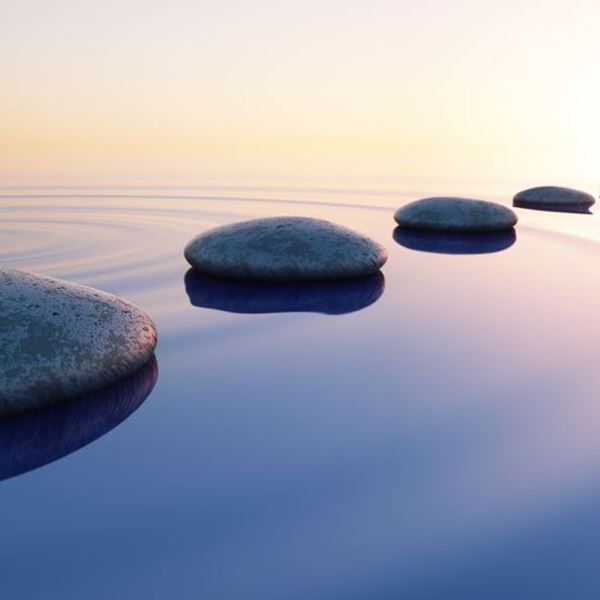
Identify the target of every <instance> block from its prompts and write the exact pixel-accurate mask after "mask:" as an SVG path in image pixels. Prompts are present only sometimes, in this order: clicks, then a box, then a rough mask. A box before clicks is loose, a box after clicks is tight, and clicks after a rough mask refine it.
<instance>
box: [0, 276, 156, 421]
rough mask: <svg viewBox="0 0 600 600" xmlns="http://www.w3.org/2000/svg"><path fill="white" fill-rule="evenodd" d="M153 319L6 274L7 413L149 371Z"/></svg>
mask: <svg viewBox="0 0 600 600" xmlns="http://www.w3.org/2000/svg"><path fill="white" fill-rule="evenodd" d="M156 339H157V336H156V330H155V328H154V324H153V323H152V321H151V320H150V318H149V317H148V316H147V315H146V314H145V313H144V312H142V311H141V310H140V309H138V308H136V307H135V306H133V305H132V304H130V303H129V302H125V301H124V300H121V299H119V298H117V297H115V296H112V295H110V294H106V293H104V292H100V291H98V290H94V289H92V288H88V287H84V286H81V285H77V284H74V283H68V282H66V281H61V280H59V279H53V278H50V277H42V276H39V275H33V274H31V273H27V272H25V271H17V270H12V269H1V270H0V414H7V413H12V412H18V411H22V410H29V409H33V408H40V407H43V406H48V405H51V404H55V403H58V402H61V401H64V400H68V399H71V398H74V397H77V396H79V395H81V394H84V393H87V392H91V391H94V390H97V389H99V388H101V387H103V386H105V385H108V384H110V383H113V382H115V381H116V380H118V379H119V378H121V377H124V376H126V375H129V374H131V373H133V372H134V371H136V370H137V369H139V368H140V367H142V366H143V365H144V364H145V363H146V362H147V361H148V360H149V359H150V358H151V357H152V354H153V352H154V348H155V346H156Z"/></svg>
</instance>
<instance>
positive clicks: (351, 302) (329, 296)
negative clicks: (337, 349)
mask: <svg viewBox="0 0 600 600" xmlns="http://www.w3.org/2000/svg"><path fill="white" fill-rule="evenodd" d="M384 288H385V277H384V276H383V274H382V273H381V272H379V273H375V274H374V275H371V276H369V277H361V278H359V279H347V280H342V281H315V282H302V283H288V282H285V283H281V282H280V283H266V282H248V281H234V280H228V279H218V278H216V277H211V276H209V275H206V274H204V273H198V272H196V271H194V270H193V269H190V270H189V271H188V272H187V273H186V274H185V289H186V292H187V295H188V296H189V298H190V302H191V303H192V304H193V305H194V306H198V307H201V308H212V309H215V310H223V311H226V312H234V313H242V314H244V313H246V314H263V313H279V312H316V313H323V314H326V315H342V314H346V313H350V312H355V311H357V310H361V309H363V308H366V307H367V306H369V305H370V304H373V302H377V300H378V299H379V297H380V296H381V294H383V290H384Z"/></svg>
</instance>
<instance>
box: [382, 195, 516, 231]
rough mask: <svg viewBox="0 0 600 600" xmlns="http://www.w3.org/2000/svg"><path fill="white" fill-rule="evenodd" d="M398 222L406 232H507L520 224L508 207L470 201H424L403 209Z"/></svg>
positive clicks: (460, 199)
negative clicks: (413, 230) (410, 230)
mask: <svg viewBox="0 0 600 600" xmlns="http://www.w3.org/2000/svg"><path fill="white" fill-rule="evenodd" d="M394 219H395V220H396V223H398V225H400V227H403V228H405V229H419V230H426V231H460V232H486V231H505V230H507V229H511V228H512V227H514V226H515V225H516V223H517V215H516V214H515V213H514V212H513V211H512V210H510V208H507V207H505V206H502V205H501V204H496V203H494V202H485V201H483V200H469V199H467V198H451V197H440V198H424V199H423V200H417V201H416V202H411V203H410V204H406V205H405V206H402V207H400V208H399V209H398V210H397V211H396V212H395V214H394Z"/></svg>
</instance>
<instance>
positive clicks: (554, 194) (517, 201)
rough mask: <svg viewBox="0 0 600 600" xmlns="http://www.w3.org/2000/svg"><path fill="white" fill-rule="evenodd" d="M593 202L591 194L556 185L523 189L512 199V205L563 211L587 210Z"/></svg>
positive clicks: (594, 200)
mask: <svg viewBox="0 0 600 600" xmlns="http://www.w3.org/2000/svg"><path fill="white" fill-rule="evenodd" d="M595 202H596V199H595V198H594V196H592V195H591V194H588V193H586V192H580V191H579V190H573V189H571V188H565V187H556V186H543V187H534V188H530V189H528V190H523V191H522V192H519V193H518V194H517V195H516V196H515V197H514V199H513V204H514V206H519V207H522V208H537V209H539V210H556V211H565V212H589V211H588V209H589V207H590V206H592V204H594V203H595Z"/></svg>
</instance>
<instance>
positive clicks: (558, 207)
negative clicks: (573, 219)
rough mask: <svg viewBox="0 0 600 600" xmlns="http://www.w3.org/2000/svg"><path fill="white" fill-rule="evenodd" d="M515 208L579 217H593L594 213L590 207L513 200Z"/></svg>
mask: <svg viewBox="0 0 600 600" xmlns="http://www.w3.org/2000/svg"><path fill="white" fill-rule="evenodd" d="M513 206H515V207H516V208H528V209H529V210H542V211H546V212H561V213H576V214H579V215H591V214H592V211H591V210H590V208H589V206H583V205H579V206H578V205H573V204H544V203H542V202H540V203H538V204H535V205H534V204H530V203H529V202H521V201H520V200H516V199H515V200H513Z"/></svg>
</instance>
